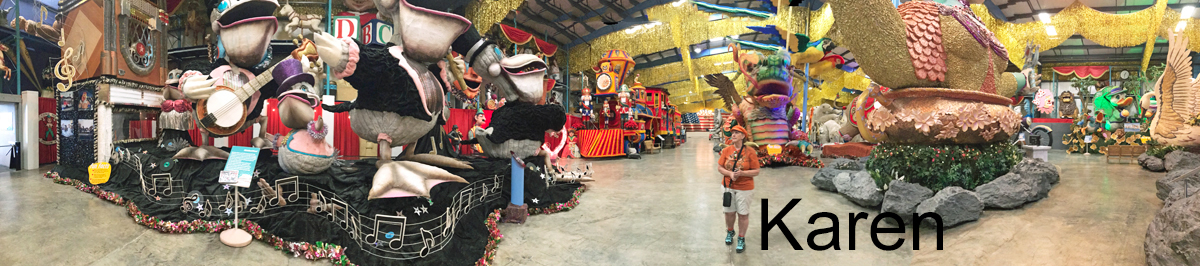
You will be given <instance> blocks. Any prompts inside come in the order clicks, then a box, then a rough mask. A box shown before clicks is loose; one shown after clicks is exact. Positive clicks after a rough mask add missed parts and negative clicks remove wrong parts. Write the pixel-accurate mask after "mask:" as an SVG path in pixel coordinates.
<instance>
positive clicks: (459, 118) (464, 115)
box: [442, 109, 492, 155]
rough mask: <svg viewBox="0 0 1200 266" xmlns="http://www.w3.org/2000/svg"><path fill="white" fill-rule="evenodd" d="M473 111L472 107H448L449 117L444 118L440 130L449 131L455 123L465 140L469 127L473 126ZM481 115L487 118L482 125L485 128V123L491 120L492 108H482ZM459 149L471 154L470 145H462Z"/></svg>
mask: <svg viewBox="0 0 1200 266" xmlns="http://www.w3.org/2000/svg"><path fill="white" fill-rule="evenodd" d="M475 112H477V111H476V110H472V109H450V117H449V118H447V119H446V125H444V126H442V130H445V131H446V132H450V130H451V129H453V128H454V126H455V125H458V132H459V133H462V137H463V140H467V139H469V138H470V136H471V134H470V133H471V128H474V127H475ZM483 116H484V117H486V118H487V122H485V123H484V125H483V127H484V128H487V124H489V123H491V122H492V110H483ZM460 148H461V149H459V150H460V151H462V153H463V154H464V155H465V154H471V152H472V150H471V146H470V145H462V147H460Z"/></svg>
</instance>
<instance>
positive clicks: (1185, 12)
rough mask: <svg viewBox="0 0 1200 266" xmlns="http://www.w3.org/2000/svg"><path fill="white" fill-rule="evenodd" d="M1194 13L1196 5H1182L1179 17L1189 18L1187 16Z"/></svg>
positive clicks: (1190, 16) (1189, 16)
mask: <svg viewBox="0 0 1200 266" xmlns="http://www.w3.org/2000/svg"><path fill="white" fill-rule="evenodd" d="M1195 14H1196V7H1194V6H1185V7H1183V12H1180V16H1179V19H1189V18H1192V15H1195Z"/></svg>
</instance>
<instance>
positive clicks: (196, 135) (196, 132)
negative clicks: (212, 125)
mask: <svg viewBox="0 0 1200 266" xmlns="http://www.w3.org/2000/svg"><path fill="white" fill-rule="evenodd" d="M200 130H202V129H200V128H197V127H196V122H195V121H193V122H192V129H188V136H191V137H192V143H195V144H196V145H201V143H200V141H201V138H200V132H201V131H200ZM215 139H216V138H213V137H208V145H213V142H214V141H215Z"/></svg>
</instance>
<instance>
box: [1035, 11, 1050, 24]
mask: <svg viewBox="0 0 1200 266" xmlns="http://www.w3.org/2000/svg"><path fill="white" fill-rule="evenodd" d="M1038 19H1040V20H1041V21H1042V23H1046V24H1050V14H1046V13H1041V14H1038Z"/></svg>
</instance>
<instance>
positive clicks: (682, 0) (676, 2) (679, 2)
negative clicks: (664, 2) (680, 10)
mask: <svg viewBox="0 0 1200 266" xmlns="http://www.w3.org/2000/svg"><path fill="white" fill-rule="evenodd" d="M684 2H687V0H679V1H675V2H674V3H671V6H680V5H683V3H684Z"/></svg>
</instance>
